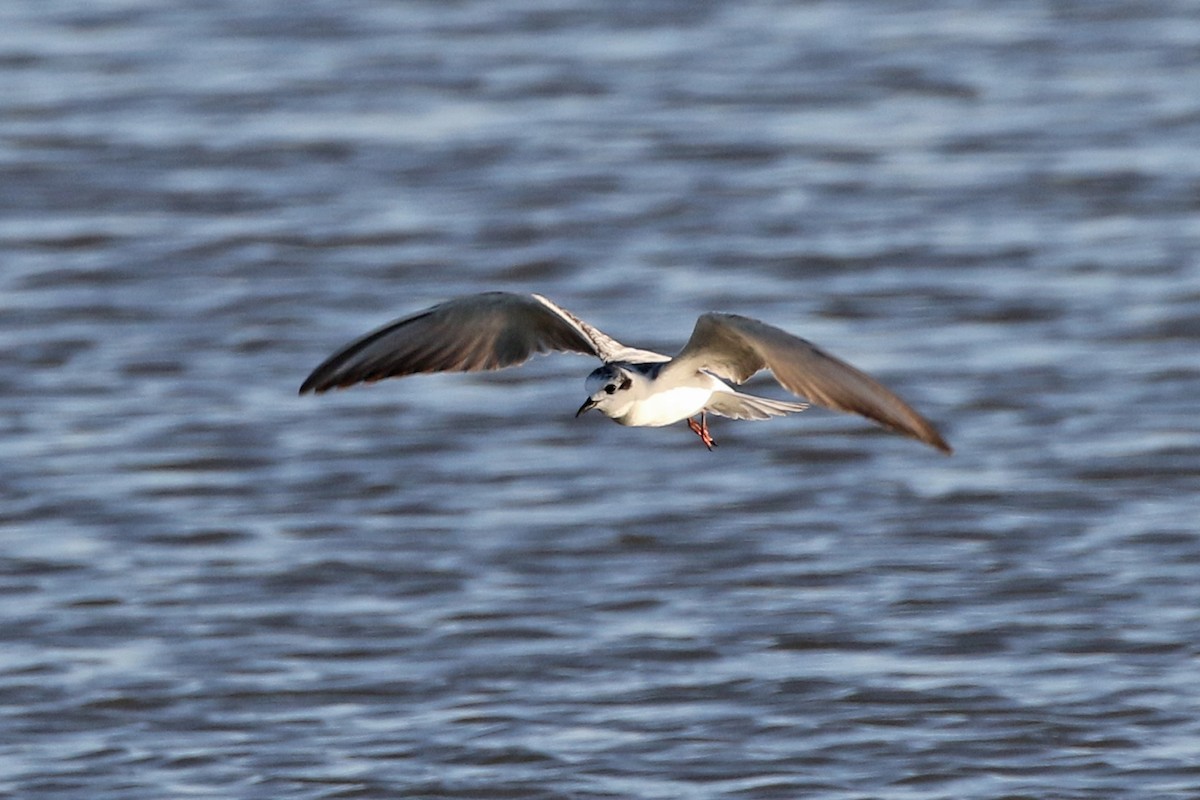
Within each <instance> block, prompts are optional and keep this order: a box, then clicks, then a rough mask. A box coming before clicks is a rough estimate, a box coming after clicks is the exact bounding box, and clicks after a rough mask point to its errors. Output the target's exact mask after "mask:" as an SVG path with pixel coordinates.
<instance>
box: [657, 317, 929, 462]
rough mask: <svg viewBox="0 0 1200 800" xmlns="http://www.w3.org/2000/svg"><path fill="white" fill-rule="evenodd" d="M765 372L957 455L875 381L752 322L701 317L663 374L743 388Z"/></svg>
mask: <svg viewBox="0 0 1200 800" xmlns="http://www.w3.org/2000/svg"><path fill="white" fill-rule="evenodd" d="M762 369H769V370H771V372H772V374H774V376H775V380H777V381H779V383H780V385H782V386H783V387H784V388H785V389H787V390H788V391H790V392H793V393H794V394H797V395H800V396H801V397H804V398H805V399H807V400H809V401H811V402H813V403H816V404H817V405H821V406H825V407H826V408H832V409H836V410H837V411H846V412H850V413H853V414H860V415H862V416H864V417H867V418H868V419H872V420H875V421H876V422H878V423H879V424H880V425H882V426H884V427H885V428H890V429H891V430H894V431H897V432H899V433H903V434H905V435H906V436H911V437H913V438H914V439H918V440H920V441H922V442H925V443H926V444H928V445H930V446H931V447H936V448H937V449H938V450H941V451H942V452H943V453H950V452H952V451H951V448H950V445H948V444H947V443H946V440H945V439H943V438H942V436H941V434H940V433H938V431H937V429H936V428H935V427H934V426H933V424H932V423H931V422H929V420H927V419H925V418H924V417H922V416H921V415H920V414H918V413H917V412H916V411H914V410H913V409H912V408H911V407H910V406H909V405H908V404H907V403H905V402H904V401H903V400H901V399H900V398H899V397H897V396H896V395H895V394H894V393H893V392H892V391H891V390H889V389H887V388H886V387H885V386H884V385H883V384H881V383H879V381H877V380H875V379H874V378H872V377H871V376H870V375H867V374H866V373H865V372H863V371H862V370H859V369H857V368H855V367H852V366H850V365H849V364H847V363H846V362H845V361H842V360H840V359H838V358H835V357H834V356H831V355H830V354H829V353H826V352H825V351H823V350H821V349H820V348H819V347H817V346H816V345H814V344H813V343H812V342H809V341H806V340H804V339H801V338H800V337H798V336H793V335H792V334H790V333H788V332H787V331H784V330H781V329H779V328H776V327H774V326H771V325H767V324H766V323H764V322H759V321H758V320H756V319H750V318H749V317H742V316H738V315H736V314H717V313H709V314H704V315H702V316H701V317H700V318H699V319H698V320H696V327H695V329H694V330H693V331H692V338H691V339H689V340H688V343H687V344H686V345H684V348H683V350H681V351H680V353H679V355H677V356H676V357H675V358H674V360H673V361H672V362H671V363H670V364H669V365H667V366H666V367H664V368H663V372H664V373H667V372H674V371H676V370H678V371H679V373H680V374H681V375H682V374H687V373H694V372H696V371H700V370H704V371H707V372H710V373H712V374H713V375H716V376H717V377H720V378H724V379H725V380H729V381H732V382H734V383H742V382H743V381H745V380H746V379H747V378H749V377H750V376H751V375H753V374H754V373H756V372H758V371H759V370H762Z"/></svg>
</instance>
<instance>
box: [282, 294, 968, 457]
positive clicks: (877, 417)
mask: <svg viewBox="0 0 1200 800" xmlns="http://www.w3.org/2000/svg"><path fill="white" fill-rule="evenodd" d="M552 351H561V352H572V353H583V354H585V355H589V356H595V357H596V358H599V359H600V360H601V361H603V362H604V364H603V366H600V367H598V368H597V369H595V370H594V371H593V372H592V373H591V374H590V375H588V376H587V380H586V383H585V386H586V389H587V392H588V398H587V400H585V401H584V402H583V405H581V406H580V407H579V410H578V411H576V412H575V416H576V417H578V416H580V415H581V414H583V413H584V412H586V411H589V410H591V409H593V408H594V409H596V410H598V411H600V412H601V413H603V414H605V415H606V416H608V417H609V418H610V419H613V420H615V421H616V422H618V423H620V424H622V425H631V426H635V427H660V426H664V425H671V424H674V423H676V422H683V421H686V422H687V424H688V427H689V428H690V429H691V430H692V432H693V433H695V434H696V435H697V436H699V437H700V441H701V442H703V443H704V446H705V447H707V448H708V449H709V450H712V448H713V446H714V445H715V444H716V442H714V441H713V438H712V436H711V434H710V433H709V430H708V414H714V415H716V416H719V417H728V418H730V419H747V420H762V419H768V418H770V417H778V416H783V415H785V414H791V413H794V412H797V411H803V410H804V409H806V408H808V403H814V404H816V405H819V406H824V407H826V408H831V409H835V410H837V411H844V412H848V413H853V414H859V415H861V416H863V417H866V418H867V419H870V420H874V421H875V422H877V423H878V424H879V425H881V426H883V427H884V428H887V429H889V430H893V431H896V432H898V433H901V434H904V435H906V436H910V437H912V438H914V439H917V440H918V441H921V442H924V443H925V444H928V445H929V446H931V447H934V448H936V449H938V450H940V451H941V452H943V453H946V454H949V453H950V452H952V451H951V448H950V445H948V444H947V443H946V440H945V439H943V438H942V436H941V434H940V433H938V431H937V429H936V428H935V427H934V426H933V424H932V423H930V422H929V421H928V420H927V419H925V418H924V417H922V416H921V415H920V414H918V413H917V412H916V411H914V410H913V409H912V407H910V406H909V405H908V404H907V403H905V402H904V401H903V400H901V399H900V398H899V397H898V396H897V395H896V394H894V393H893V392H892V391H891V390H889V389H887V388H886V387H884V386H883V384H881V383H879V382H878V381H877V380H875V379H874V378H872V377H871V376H869V375H867V374H866V373H865V372H863V371H861V370H859V369H857V368H855V367H852V366H851V365H849V364H847V363H846V362H845V361H842V360H841V359H838V358H835V357H834V356H832V355H830V354H829V353H827V352H825V351H824V350H822V349H820V348H819V347H817V346H816V345H814V344H813V343H811V342H809V341H807V340H805V339H801V338H800V337H798V336H793V335H792V334H790V333H788V332H787V331H784V330H782V329H780V328H776V327H774V326H772V325H768V324H767V323H765V322H760V321H758V320H756V319H751V318H749V317H743V316H739V315H737V314H723V313H717V312H710V313H707V314H702V315H701V316H700V318H699V319H697V320H696V327H695V329H694V330H693V331H692V337H691V338H690V339H689V340H688V342H687V344H685V345H684V346H683V349H682V350H680V351H679V353H678V354H676V355H675V356H667V355H663V354H662V353H655V352H652V351H650V350H638V349H637V348H632V347H626V346H625V345H623V344H621V343H620V342H618V341H616V340H615V339H613V338H612V337H611V336H607V335H605V334H603V333H601V332H600V331H598V330H597V329H596V328H594V327H592V326H591V325H589V324H588V323H586V322H584V321H583V320H581V319H579V318H578V317H576V316H575V315H574V314H572V313H571V312H569V311H567V310H566V309H564V308H562V307H561V306H558V305H556V304H555V303H553V302H551V301H550V300H548V299H546V298H545V297H543V296H541V295H539V294H533V295H523V294H511V293H508V292H486V293H483V294H474V295H468V296H465V297H458V298H455V299H453V300H448V301H446V302H444V303H441V304H439V305H435V306H433V307H431V308H428V309H426V310H424V311H421V312H419V313H417V314H414V315H412V316H409V317H404V318H402V319H398V320H395V321H393V322H390V323H388V324H387V325H384V326H383V327H382V328H379V329H377V330H375V331H373V332H371V333H368V334H366V335H365V336H362V337H361V338H359V339H356V340H354V341H353V342H351V343H349V344H347V345H346V346H345V347H343V348H342V349H340V350H338V351H337V352H336V353H334V354H333V355H332V356H330V357H329V358H327V359H326V360H325V361H324V362H323V363H322V364H321V365H320V366H319V367H317V368H316V369H315V370H313V372H312V374H311V375H309V376H308V378H307V379H306V380H305V381H304V383H303V384H302V385H301V386H300V394H305V393H306V392H317V393H320V392H324V391H327V390H329V389H335V388H343V387H347V386H352V385H354V384H357V383H371V382H374V381H378V380H382V379H384V378H394V377H401V376H404V375H414V374H417V373H429V372H477V371H482V370H495V369H501V368H504V367H511V366H516V365H518V364H523V363H525V362H526V361H527V360H529V358H530V357H531V356H533V355H534V354H536V353H546V352H552ZM764 369H767V370H770V371H771V373H772V375H774V377H775V380H776V381H778V382H779V384H780V385H781V386H783V388H785V389H787V390H788V391H790V392H792V393H793V394H795V395H797V396H799V397H802V398H803V399H805V400H807V401H808V402H805V403H794V402H787V401H783V400H773V399H769V398H766V397H756V396H754V395H749V394H745V393H743V392H739V391H737V390H736V389H734V388H733V386H731V385H730V384H735V385H736V384H741V383H742V382H744V381H745V380H747V379H748V378H749V377H750V376H752V375H754V374H755V373H757V372H759V371H760V370H764ZM697 417H698V419H697Z"/></svg>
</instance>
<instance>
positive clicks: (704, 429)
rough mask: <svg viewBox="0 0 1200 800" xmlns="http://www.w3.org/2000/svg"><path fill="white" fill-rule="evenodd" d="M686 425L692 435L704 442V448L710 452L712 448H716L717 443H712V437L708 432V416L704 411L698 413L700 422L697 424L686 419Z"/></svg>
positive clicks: (689, 418)
mask: <svg viewBox="0 0 1200 800" xmlns="http://www.w3.org/2000/svg"><path fill="white" fill-rule="evenodd" d="M687 424H688V427H689V428H691V430H692V433H694V434H696V435H697V436H699V437H700V441H702V442H704V446H705V447H707V448H708V449H709V450H712V449H713V448H714V447H716V446H717V443H716V442H715V441H713V438H712V435H711V434H709V432H708V415H707V413H706V412H704V411H701V412H700V421H699V422H696V420H694V419H692V418H691V417H688V421H687Z"/></svg>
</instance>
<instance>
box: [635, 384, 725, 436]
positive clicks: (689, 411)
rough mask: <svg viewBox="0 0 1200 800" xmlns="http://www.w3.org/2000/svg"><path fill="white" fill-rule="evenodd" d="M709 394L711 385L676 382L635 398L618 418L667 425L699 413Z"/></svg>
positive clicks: (639, 423)
mask: <svg viewBox="0 0 1200 800" xmlns="http://www.w3.org/2000/svg"><path fill="white" fill-rule="evenodd" d="M711 396H712V389H709V388H707V387H700V386H676V387H674V388H671V389H666V390H663V391H660V392H654V393H653V394H650V395H648V396H646V397H643V398H642V399H640V400H638V401H637V402H635V403H634V404H633V406H632V407H631V408H630V409H629V411H627V412H626V413H625V416H623V417H620V418H619V419H617V422H619V423H621V424H622V425H633V426H636V427H650V428H657V427H659V426H661V425H670V424H671V423H673V422H679V421H680V420H683V419H687V418H688V417H694V416H696V415H697V414H699V413H700V410H701V409H702V408H704V404H705V403H707V402H708V398H709V397H711Z"/></svg>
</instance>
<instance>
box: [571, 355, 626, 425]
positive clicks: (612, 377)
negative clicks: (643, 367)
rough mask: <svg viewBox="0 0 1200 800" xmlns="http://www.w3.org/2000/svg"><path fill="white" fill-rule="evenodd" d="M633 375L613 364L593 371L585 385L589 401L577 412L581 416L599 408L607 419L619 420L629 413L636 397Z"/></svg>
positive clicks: (576, 414)
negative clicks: (633, 389)
mask: <svg viewBox="0 0 1200 800" xmlns="http://www.w3.org/2000/svg"><path fill="white" fill-rule="evenodd" d="M633 380H634V378H633V374H632V373H630V372H629V371H628V370H624V369H621V368H620V367H618V366H615V365H613V364H605V365H604V366H603V367H599V368H597V369H595V370H593V371H592V374H591V375H588V376H587V381H586V383H585V384H584V385H585V386H586V387H587V391H588V399H587V400H585V401H583V405H581V406H580V407H579V410H578V411H576V412H575V416H577V417H578V416H579V415H580V414H582V413H583V412H585V411H590V410H591V409H593V408H598V409H600V411H601V412H602V413H603V414H604V415H605V416H607V417H611V418H613V419H619V418H621V417H623V416H625V414H627V413H628V412H629V408H630V406H632V405H633V401H634V396H633V392H632V391H631V389H632V388H633Z"/></svg>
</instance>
